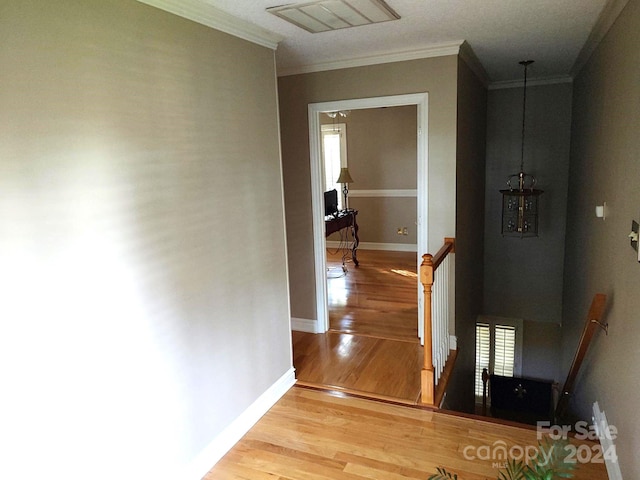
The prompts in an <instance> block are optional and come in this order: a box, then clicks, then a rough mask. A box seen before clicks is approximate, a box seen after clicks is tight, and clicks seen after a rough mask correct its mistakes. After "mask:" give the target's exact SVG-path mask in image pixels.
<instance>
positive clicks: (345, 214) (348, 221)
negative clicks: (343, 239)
mask: <svg viewBox="0 0 640 480" xmlns="http://www.w3.org/2000/svg"><path fill="white" fill-rule="evenodd" d="M357 216H358V211H357V210H340V211H339V212H338V213H337V215H329V216H327V217H324V233H325V235H324V236H325V237H328V236H329V235H331V234H332V233H335V232H338V231H340V230H342V229H343V228H349V227H351V231H352V233H353V246H352V247H351V258H352V259H353V263H354V265H355V266H356V267H357V266H358V265H359V263H358V255H357V250H358V244H359V243H360V239H359V238H358V222H357V220H356V217H357Z"/></svg>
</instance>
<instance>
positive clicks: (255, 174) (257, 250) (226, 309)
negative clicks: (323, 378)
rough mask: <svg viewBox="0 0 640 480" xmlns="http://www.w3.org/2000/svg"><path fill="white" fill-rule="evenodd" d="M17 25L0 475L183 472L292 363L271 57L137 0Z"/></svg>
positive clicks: (2, 210)
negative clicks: (6, 439)
mask: <svg viewBox="0 0 640 480" xmlns="http://www.w3.org/2000/svg"><path fill="white" fill-rule="evenodd" d="M0 32H2V42H0V65H2V68H1V69H0V84H1V85H2V87H1V88H0V125H1V129H0V136H1V139H0V169H1V174H0V192H2V194H1V195H0V219H1V221H0V285H1V291H2V301H1V302H0V318H1V319H2V320H1V321H0V330H1V333H0V359H1V363H2V365H3V366H4V369H3V372H7V369H6V367H10V372H9V374H8V375H5V374H4V373H3V380H2V391H3V394H2V411H1V412H0V417H1V419H0V423H2V425H3V426H2V430H3V433H2V435H3V437H4V438H11V443H10V444H3V455H2V456H3V461H2V465H1V466H0V470H1V471H2V472H3V473H0V476H1V477H3V478H12V479H20V478H36V477H50V478H63V477H64V478H69V479H76V478H88V477H91V478H99V479H101V478H105V479H106V478H185V475H184V472H183V469H184V468H185V467H186V466H187V465H189V463H190V462H191V461H192V460H193V459H194V458H195V457H196V456H197V455H198V454H199V453H201V452H202V450H203V449H204V448H205V447H206V446H207V445H209V444H210V442H212V441H213V440H214V439H215V438H216V437H217V436H218V434H220V433H221V432H222V431H223V429H225V428H226V427H227V426H229V424H230V423H231V422H232V421H233V420H235V419H236V418H237V417H238V416H239V415H240V414H241V413H242V412H243V411H245V409H247V407H248V406H249V405H251V403H252V402H253V401H254V400H256V399H257V398H258V397H259V396H260V395H261V394H262V393H263V392H265V391H266V390H267V389H268V388H269V387H270V386H271V385H272V384H274V382H276V381H277V380H278V379H279V378H280V377H281V376H282V375H283V374H285V373H286V372H287V371H288V370H289V369H290V367H291V363H292V360H291V341H290V325H289V302H288V285H287V276H286V252H285V238H284V236H285V234H284V222H283V209H282V203H283V200H282V178H281V165H280V158H279V145H278V131H277V102H276V81H275V71H274V55H273V51H271V50H269V49H266V48H264V47H260V46H257V45H254V44H251V43H248V42H246V41H243V40H240V39H237V38H235V37H231V36H229V35H227V34H223V33H221V32H218V31H215V30H212V29H210V28H207V27H204V26H201V25H198V24H195V23H193V22H190V21H187V20H184V19H180V18H178V17H175V16H173V15H170V14H168V13H165V12H162V11H160V10H157V9H154V8H151V7H149V6H146V5H143V4H141V3H138V2H135V1H129V0H100V1H98V0H84V1H73V0H58V1H55V2H42V1H35V0H24V1H20V2H2V5H1V6H0ZM14 468H15V470H13V469H14Z"/></svg>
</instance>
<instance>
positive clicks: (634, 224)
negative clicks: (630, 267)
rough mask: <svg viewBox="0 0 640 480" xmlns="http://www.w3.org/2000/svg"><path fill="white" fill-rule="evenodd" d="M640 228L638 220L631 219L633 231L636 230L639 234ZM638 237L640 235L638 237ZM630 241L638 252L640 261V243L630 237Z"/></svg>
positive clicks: (639, 260)
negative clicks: (639, 246) (639, 245)
mask: <svg viewBox="0 0 640 480" xmlns="http://www.w3.org/2000/svg"><path fill="white" fill-rule="evenodd" d="M639 230H640V228H639V225H638V222H636V221H635V220H632V221H631V232H635V233H636V235H637V234H638V231H639ZM636 238H638V237H636ZM630 243H631V248H633V249H634V250H635V251H636V253H637V254H638V262H640V248H638V244H639V243H640V242H639V241H637V240H636V241H635V242H634V241H633V239H630Z"/></svg>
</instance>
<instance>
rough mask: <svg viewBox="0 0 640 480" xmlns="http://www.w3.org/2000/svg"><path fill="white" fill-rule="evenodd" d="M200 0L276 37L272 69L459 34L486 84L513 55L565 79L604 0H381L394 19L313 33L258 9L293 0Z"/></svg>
mask: <svg viewBox="0 0 640 480" xmlns="http://www.w3.org/2000/svg"><path fill="white" fill-rule="evenodd" d="M143 1H144V0H143ZM201 1H203V2H205V3H207V4H209V5H211V6H213V7H216V8H217V9H219V10H222V11H223V12H226V13H229V14H231V15H233V16H234V17H237V18H240V19H242V20H245V21H247V22H249V23H252V24H254V25H258V26H260V27H262V28H264V29H266V30H268V31H270V32H273V33H275V34H278V35H279V36H281V37H282V38H283V40H282V41H281V42H280V43H279V45H278V48H277V50H276V62H277V68H278V73H279V75H283V74H292V73H301V72H308V71H318V70H326V69H329V68H332V65H333V66H335V65H341V64H344V65H348V64H349V63H348V62H349V61H354V60H360V62H361V63H360V64H364V63H366V59H367V57H373V58H375V57H379V56H385V55H390V54H395V55H396V56H398V55H402V54H406V53H408V52H409V53H410V52H414V53H415V52H424V51H427V50H430V49H435V51H437V50H438V48H439V47H443V48H444V49H445V50H443V51H446V48H447V47H449V46H452V45H459V44H460V43H461V41H463V40H464V41H466V42H467V44H468V46H470V47H471V49H472V50H473V53H475V56H476V57H477V58H478V60H479V61H480V63H481V64H482V66H483V67H484V70H485V71H486V74H487V77H488V81H489V82H490V83H496V82H498V83H500V82H508V81H513V80H518V79H520V78H521V77H522V67H521V66H520V65H518V62H519V61H521V60H529V59H532V60H535V63H534V64H533V65H532V66H531V67H530V69H529V75H530V78H532V79H559V78H560V79H561V78H565V79H567V78H569V77H568V76H569V75H570V72H571V69H572V66H573V65H574V63H575V62H576V59H577V58H578V55H579V53H580V51H581V49H582V48H583V46H584V45H585V42H586V41H587V38H588V37H589V34H590V33H591V31H592V30H593V28H594V25H596V21H597V20H598V16H599V15H600V13H601V12H602V11H603V8H604V7H605V5H606V4H607V0H386V2H387V4H388V5H389V6H390V7H391V8H392V9H393V10H394V11H395V12H397V13H398V14H399V15H400V17H401V18H400V20H394V21H390V22H385V23H378V24H373V25H366V26H361V27H355V28H347V29H341V30H334V31H329V32H323V33H316V34H313V33H309V32H307V31H305V30H303V29H302V28H299V27H296V26H294V25H292V24H290V23H288V22H286V21H284V20H283V19H281V18H278V17H276V16H274V15H272V14H269V13H268V12H267V11H266V9H267V8H269V7H274V6H279V5H283V4H288V3H296V2H293V1H288V0H201ZM149 3H151V2H149ZM609 3H610V4H611V3H620V0H609ZM623 3H626V1H624V2H623ZM605 11H606V9H605ZM417 55H418V56H419V55H420V53H417ZM423 56H428V55H423ZM398 58H401V57H398ZM407 58H409V57H407ZM371 63H374V60H372V61H371ZM356 64H357V63H356Z"/></svg>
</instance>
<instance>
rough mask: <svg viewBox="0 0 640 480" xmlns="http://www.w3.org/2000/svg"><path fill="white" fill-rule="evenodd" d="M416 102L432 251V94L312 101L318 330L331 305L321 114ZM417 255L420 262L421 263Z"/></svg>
mask: <svg viewBox="0 0 640 480" xmlns="http://www.w3.org/2000/svg"><path fill="white" fill-rule="evenodd" d="M406 105H416V106H417V117H418V118H417V124H418V125H417V126H418V128H417V132H416V136H417V172H416V174H417V187H418V199H417V202H418V205H417V207H418V208H417V213H418V218H417V229H418V253H419V254H420V253H421V252H422V253H426V252H428V251H429V245H428V235H427V233H428V232H427V229H428V225H429V223H428V212H429V209H428V200H429V199H428V194H427V192H428V189H427V187H428V171H429V170H428V156H429V148H428V147H429V135H428V132H429V128H428V120H429V94H428V93H426V92H424V93H412V94H407V95H392V96H385V97H371V98H359V99H352V100H336V101H331V102H321V103H310V104H309V106H308V117H309V153H310V155H309V160H310V167H311V206H312V215H313V222H312V224H313V254H314V265H315V286H316V318H317V321H316V329H315V333H324V332H326V331H327V330H329V309H328V296H327V279H326V269H327V259H326V239H325V234H324V228H325V226H324V209H323V205H322V202H323V198H324V197H323V194H324V192H323V190H322V159H321V133H320V114H322V113H325V112H335V111H337V110H362V109H366V108H380V107H401V106H406ZM419 259H420V256H418V266H419V264H420V260H419ZM417 288H418V336H419V337H420V339H422V337H423V331H422V330H423V328H422V322H421V321H419V319H421V318H422V317H423V315H424V299H423V292H422V288H420V282H418V287H417Z"/></svg>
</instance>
